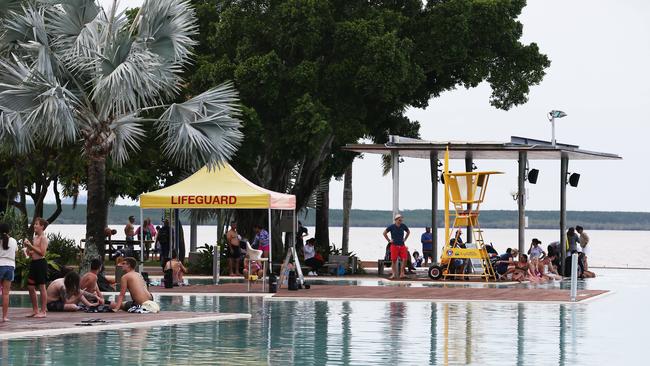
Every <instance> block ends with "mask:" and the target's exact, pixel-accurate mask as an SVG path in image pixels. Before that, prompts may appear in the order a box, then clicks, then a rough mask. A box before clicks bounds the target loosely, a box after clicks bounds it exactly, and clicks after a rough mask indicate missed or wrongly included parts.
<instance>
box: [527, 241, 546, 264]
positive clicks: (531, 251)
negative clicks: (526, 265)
mask: <svg viewBox="0 0 650 366" xmlns="http://www.w3.org/2000/svg"><path fill="white" fill-rule="evenodd" d="M540 244H542V242H541V241H540V240H539V239H537V238H534V239H533V241H532V242H531V243H530V248H528V256H529V258H530V259H531V260H532V259H539V258H542V256H546V253H545V252H544V250H543V249H542V247H540V246H539V245H540Z"/></svg>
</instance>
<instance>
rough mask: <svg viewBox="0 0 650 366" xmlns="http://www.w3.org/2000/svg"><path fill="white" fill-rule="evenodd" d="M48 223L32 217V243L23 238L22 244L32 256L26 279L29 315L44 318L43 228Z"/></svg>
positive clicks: (44, 248)
mask: <svg viewBox="0 0 650 366" xmlns="http://www.w3.org/2000/svg"><path fill="white" fill-rule="evenodd" d="M48 224H49V223H48V222H47V220H45V219H43V218H41V217H37V218H36V219H34V244H32V243H31V242H30V241H29V240H27V239H24V240H23V244H24V245H25V247H26V248H27V250H26V254H27V256H28V257H31V258H32V261H31V262H30V264H29V278H28V279H27V289H28V290H29V298H30V299H31V300H32V310H33V311H34V312H33V314H32V315H30V317H34V318H45V317H46V316H47V288H46V287H45V283H46V282H47V261H46V260H45V253H46V252H47V246H48V244H49V243H48V240H47V235H45V229H46V228H47V225H48ZM36 286H38V289H39V291H40V292H41V311H40V312H39V311H38V300H37V299H36Z"/></svg>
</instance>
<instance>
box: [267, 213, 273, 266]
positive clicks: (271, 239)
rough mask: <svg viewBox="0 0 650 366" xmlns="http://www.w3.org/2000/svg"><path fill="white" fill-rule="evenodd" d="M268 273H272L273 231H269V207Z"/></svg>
mask: <svg viewBox="0 0 650 366" xmlns="http://www.w3.org/2000/svg"><path fill="white" fill-rule="evenodd" d="M268 212H269V220H268V221H269V271H270V272H271V273H273V234H272V233H273V230H272V229H271V207H269V210H268Z"/></svg>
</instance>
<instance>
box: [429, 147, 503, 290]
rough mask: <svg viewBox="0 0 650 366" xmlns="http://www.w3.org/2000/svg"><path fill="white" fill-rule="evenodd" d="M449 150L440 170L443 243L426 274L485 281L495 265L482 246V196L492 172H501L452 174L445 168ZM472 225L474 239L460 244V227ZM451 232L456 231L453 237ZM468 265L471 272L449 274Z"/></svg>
mask: <svg viewBox="0 0 650 366" xmlns="http://www.w3.org/2000/svg"><path fill="white" fill-rule="evenodd" d="M448 165H449V152H448V151H447V152H445V164H444V173H443V184H444V185H445V246H444V248H443V250H442V255H441V256H440V264H439V265H436V264H434V265H432V266H431V267H429V277H431V278H432V279H434V280H438V279H440V278H441V277H444V278H445V279H447V278H449V277H451V278H453V277H461V278H462V277H480V278H484V279H485V280H486V281H488V280H491V279H492V280H496V274H495V272H494V268H492V265H491V264H490V258H489V255H488V253H487V250H486V248H485V242H484V240H483V231H482V230H481V226H480V225H479V220H478V217H479V213H480V208H481V203H483V200H484V199H485V192H486V191H487V185H488V181H489V180H490V176H491V175H493V174H503V173H502V172H496V171H486V172H461V173H452V172H450V171H449V169H448ZM450 204H452V205H453V208H454V214H453V215H454V222H453V225H451V226H450V225H449V223H450V217H451V214H450V210H449V206H450ZM467 226H471V227H472V237H473V239H474V241H473V242H472V243H471V247H470V244H469V243H468V244H463V243H462V242H460V240H459V235H458V233H460V230H461V228H463V227H467ZM452 233H456V234H455V235H454V236H453V238H452ZM455 260H460V261H463V262H460V263H463V264H462V265H454V263H455V262H454V261H455ZM456 263H459V261H457V262H456ZM467 265H470V266H472V268H473V271H472V272H474V273H462V272H464V271H461V273H452V270H454V269H457V268H458V267H461V266H462V268H465V266H467Z"/></svg>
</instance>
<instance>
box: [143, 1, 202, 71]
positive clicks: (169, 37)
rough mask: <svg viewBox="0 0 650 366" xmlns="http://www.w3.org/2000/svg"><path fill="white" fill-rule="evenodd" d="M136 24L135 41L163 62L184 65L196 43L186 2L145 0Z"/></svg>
mask: <svg viewBox="0 0 650 366" xmlns="http://www.w3.org/2000/svg"><path fill="white" fill-rule="evenodd" d="M140 14H141V17H140V19H136V20H135V21H136V22H138V23H137V24H138V39H139V42H142V43H143V45H144V47H145V48H146V49H147V50H149V51H151V52H153V53H155V54H156V55H158V56H160V57H161V58H162V59H163V60H164V61H165V62H172V63H184V62H185V61H186V60H187V59H188V58H189V56H190V54H191V51H192V46H194V45H195V44H196V41H194V40H192V38H191V37H192V36H194V35H196V33H197V32H198V26H197V24H196V19H195V16H194V10H193V9H192V7H191V5H190V3H189V1H186V0H168V1H160V0H146V1H145V2H144V4H142V8H141V12H140Z"/></svg>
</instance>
